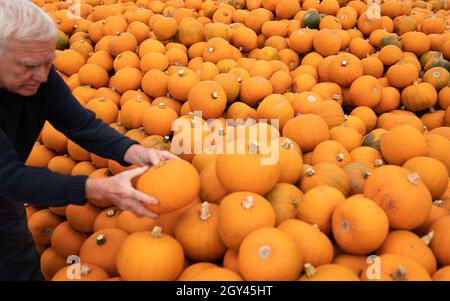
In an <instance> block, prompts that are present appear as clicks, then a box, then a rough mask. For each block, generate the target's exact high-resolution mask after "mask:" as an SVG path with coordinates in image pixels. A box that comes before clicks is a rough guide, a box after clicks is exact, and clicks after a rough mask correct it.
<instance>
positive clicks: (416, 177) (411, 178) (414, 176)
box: [407, 172, 420, 185]
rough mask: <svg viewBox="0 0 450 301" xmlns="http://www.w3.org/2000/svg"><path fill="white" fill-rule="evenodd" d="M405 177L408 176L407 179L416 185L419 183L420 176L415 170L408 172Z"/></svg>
mask: <svg viewBox="0 0 450 301" xmlns="http://www.w3.org/2000/svg"><path fill="white" fill-rule="evenodd" d="M407 178H408V181H409V182H410V183H411V184H413V185H417V184H419V183H420V176H419V174H418V173H417V172H413V173H411V174H409V175H408V176H407Z"/></svg>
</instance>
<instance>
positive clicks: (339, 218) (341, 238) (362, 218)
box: [332, 197, 389, 255]
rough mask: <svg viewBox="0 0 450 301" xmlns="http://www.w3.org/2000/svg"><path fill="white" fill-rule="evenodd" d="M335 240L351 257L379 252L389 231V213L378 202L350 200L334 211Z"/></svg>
mask: <svg viewBox="0 0 450 301" xmlns="http://www.w3.org/2000/svg"><path fill="white" fill-rule="evenodd" d="M332 229H333V237H334V238H335V239H336V242H337V243H338V245H339V246H340V247H341V248H342V249H343V250H345V251H346V252H349V253H351V254H356V255H363V254H368V253H370V252H373V251H375V250H377V249H378V248H379V247H380V246H381V244H382V243H383V241H384V240H385V238H386V236H387V234H388V231H389V221H388V217H387V216H386V213H385V212H384V211H383V209H382V208H381V207H379V206H378V205H377V204H376V203H375V202H373V201H372V200H369V199H367V198H364V197H351V198H349V199H347V200H345V201H344V202H342V203H340V204H339V205H338V206H337V207H336V209H335V210H334V212H333V217H332Z"/></svg>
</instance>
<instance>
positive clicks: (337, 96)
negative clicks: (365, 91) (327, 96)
mask: <svg viewBox="0 0 450 301" xmlns="http://www.w3.org/2000/svg"><path fill="white" fill-rule="evenodd" d="M339 98H341V97H340V96H339V94H336V93H334V94H333V95H331V99H333V100H336V101H338V100H339Z"/></svg>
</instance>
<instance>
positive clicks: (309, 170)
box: [306, 167, 316, 177]
mask: <svg viewBox="0 0 450 301" xmlns="http://www.w3.org/2000/svg"><path fill="white" fill-rule="evenodd" d="M315 174H316V171H315V170H314V168H312V167H310V168H308V169H307V170H306V175H307V176H308V177H312V176H313V175H315Z"/></svg>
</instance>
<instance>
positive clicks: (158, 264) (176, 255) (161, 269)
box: [117, 226, 184, 281]
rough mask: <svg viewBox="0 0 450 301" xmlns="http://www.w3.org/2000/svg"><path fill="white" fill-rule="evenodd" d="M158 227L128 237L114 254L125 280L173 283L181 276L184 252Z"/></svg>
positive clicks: (178, 244)
mask: <svg viewBox="0 0 450 301" xmlns="http://www.w3.org/2000/svg"><path fill="white" fill-rule="evenodd" d="M161 230H162V229H161V227H157V226H155V227H154V228H153V230H152V231H151V232H150V231H144V232H138V233H134V234H131V235H129V236H128V237H127V238H126V239H125V241H124V242H123V243H122V247H121V248H120V250H119V253H118V254H117V270H118V271H119V275H120V276H121V277H122V278H123V279H124V280H133V281H144V280H160V281H173V280H175V279H177V278H178V276H179V275H180V273H181V271H182V269H183V264H184V252H183V248H182V247H181V245H180V243H179V242H177V241H176V240H175V239H174V238H173V237H171V236H170V235H167V234H164V233H161Z"/></svg>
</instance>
